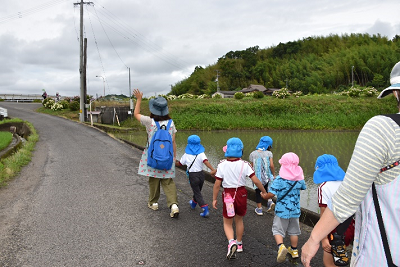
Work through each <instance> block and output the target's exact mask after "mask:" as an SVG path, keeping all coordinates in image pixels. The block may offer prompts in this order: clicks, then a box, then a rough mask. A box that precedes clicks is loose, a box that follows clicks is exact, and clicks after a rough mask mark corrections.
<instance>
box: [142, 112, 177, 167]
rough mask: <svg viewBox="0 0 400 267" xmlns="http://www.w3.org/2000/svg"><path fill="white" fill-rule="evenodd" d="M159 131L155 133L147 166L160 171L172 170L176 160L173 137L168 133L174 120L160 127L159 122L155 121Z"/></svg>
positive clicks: (149, 150)
mask: <svg viewBox="0 0 400 267" xmlns="http://www.w3.org/2000/svg"><path fill="white" fill-rule="evenodd" d="M155 123H156V126H157V131H156V132H155V133H154V135H153V138H152V139H151V142H150V143H149V149H148V154H147V165H148V166H150V167H153V168H155V169H158V170H170V169H171V168H172V163H173V160H174V148H173V145H172V137H171V135H170V133H169V132H168V130H169V128H170V126H171V123H172V120H169V121H168V124H167V127H165V125H163V126H161V127H160V124H159V123H158V121H155Z"/></svg>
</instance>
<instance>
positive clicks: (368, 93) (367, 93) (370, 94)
mask: <svg viewBox="0 0 400 267" xmlns="http://www.w3.org/2000/svg"><path fill="white" fill-rule="evenodd" d="M363 95H364V96H367V97H373V96H377V95H378V90H376V89H375V88H374V87H367V88H364V89H363Z"/></svg>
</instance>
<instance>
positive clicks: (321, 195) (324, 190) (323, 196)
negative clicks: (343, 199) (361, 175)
mask: <svg viewBox="0 0 400 267" xmlns="http://www.w3.org/2000/svg"><path fill="white" fill-rule="evenodd" d="M341 184H342V181H327V182H323V183H322V184H320V185H319V186H318V206H319V207H326V206H327V205H328V203H329V202H330V201H331V199H332V196H333V194H335V193H336V191H337V190H338V188H339V186H340V185H341Z"/></svg>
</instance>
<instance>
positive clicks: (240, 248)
mask: <svg viewBox="0 0 400 267" xmlns="http://www.w3.org/2000/svg"><path fill="white" fill-rule="evenodd" d="M236 244H237V242H236ZM236 251H237V252H243V243H240V244H237V249H236Z"/></svg>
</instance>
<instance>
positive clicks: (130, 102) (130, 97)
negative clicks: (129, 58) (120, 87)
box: [128, 68, 133, 118]
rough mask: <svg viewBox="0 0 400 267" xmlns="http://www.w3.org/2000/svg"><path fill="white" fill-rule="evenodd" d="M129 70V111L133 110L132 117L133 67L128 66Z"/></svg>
mask: <svg viewBox="0 0 400 267" xmlns="http://www.w3.org/2000/svg"><path fill="white" fill-rule="evenodd" d="M128 70H129V111H130V112H131V118H132V111H133V99H132V93H131V90H132V89H131V68H128Z"/></svg>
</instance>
